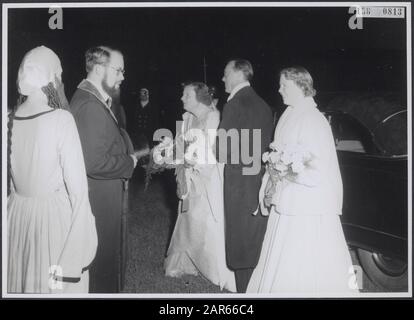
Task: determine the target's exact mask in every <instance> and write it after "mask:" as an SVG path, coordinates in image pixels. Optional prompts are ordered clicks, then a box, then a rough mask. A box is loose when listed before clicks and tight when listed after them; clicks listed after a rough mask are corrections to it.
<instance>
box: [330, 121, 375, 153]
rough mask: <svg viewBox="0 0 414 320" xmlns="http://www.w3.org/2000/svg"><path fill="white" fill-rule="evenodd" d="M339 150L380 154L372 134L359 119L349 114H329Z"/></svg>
mask: <svg viewBox="0 0 414 320" xmlns="http://www.w3.org/2000/svg"><path fill="white" fill-rule="evenodd" d="M326 116H327V119H328V121H329V123H330V125H331V128H332V133H333V135H334V139H335V145H336V149H337V150H341V151H350V152H358V153H367V154H378V148H377V147H376V145H375V143H374V141H373V138H372V135H371V133H370V132H369V130H368V129H367V128H366V127H365V126H363V125H362V124H361V123H360V122H359V121H358V120H357V119H355V118H353V117H352V116H350V115H348V114H341V113H337V114H335V113H334V114H327V115H326Z"/></svg>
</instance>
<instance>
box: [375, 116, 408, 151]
mask: <svg viewBox="0 0 414 320" xmlns="http://www.w3.org/2000/svg"><path fill="white" fill-rule="evenodd" d="M374 134H375V138H376V141H377V142H378V143H379V144H380V145H381V147H382V148H383V149H384V150H385V154H386V155H389V156H402V155H407V110H401V111H399V112H395V113H394V114H392V115H390V116H388V117H386V118H385V119H384V120H383V121H381V122H380V123H379V124H378V126H377V127H376V128H375V130H374Z"/></svg>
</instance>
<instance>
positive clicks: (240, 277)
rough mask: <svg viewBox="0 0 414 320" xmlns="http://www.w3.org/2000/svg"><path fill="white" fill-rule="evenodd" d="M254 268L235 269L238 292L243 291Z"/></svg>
mask: <svg viewBox="0 0 414 320" xmlns="http://www.w3.org/2000/svg"><path fill="white" fill-rule="evenodd" d="M253 270H254V268H246V269H236V270H234V274H235V276H236V288H237V292H238V293H245V292H246V289H247V285H248V284H249V281H250V277H251V276H252V273H253Z"/></svg>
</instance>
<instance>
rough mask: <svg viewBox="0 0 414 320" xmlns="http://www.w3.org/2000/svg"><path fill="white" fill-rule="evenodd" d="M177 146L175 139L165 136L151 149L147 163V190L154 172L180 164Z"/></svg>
mask: <svg viewBox="0 0 414 320" xmlns="http://www.w3.org/2000/svg"><path fill="white" fill-rule="evenodd" d="M176 146H177V144H176V143H175V141H174V140H173V139H171V138H169V137H164V138H163V139H162V140H161V142H160V143H159V144H158V145H156V146H155V147H154V148H152V149H151V151H150V154H149V160H148V163H147V164H146V165H145V187H144V189H145V190H147V188H148V186H149V183H150V181H151V178H152V175H153V174H156V173H160V172H163V171H164V170H166V169H174V168H176V167H177V166H178V164H179V161H178V160H177V156H176V154H177V152H176V151H177V150H176V149H177V148H176Z"/></svg>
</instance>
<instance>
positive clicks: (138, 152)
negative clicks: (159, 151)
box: [134, 146, 151, 160]
mask: <svg viewBox="0 0 414 320" xmlns="http://www.w3.org/2000/svg"><path fill="white" fill-rule="evenodd" d="M150 151H151V150H150V149H149V147H148V146H146V147H145V148H144V149H140V150H135V151H134V156H135V157H136V158H137V160H139V159H140V158H142V157H145V156H146V155H148V154H149V153H150Z"/></svg>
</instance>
